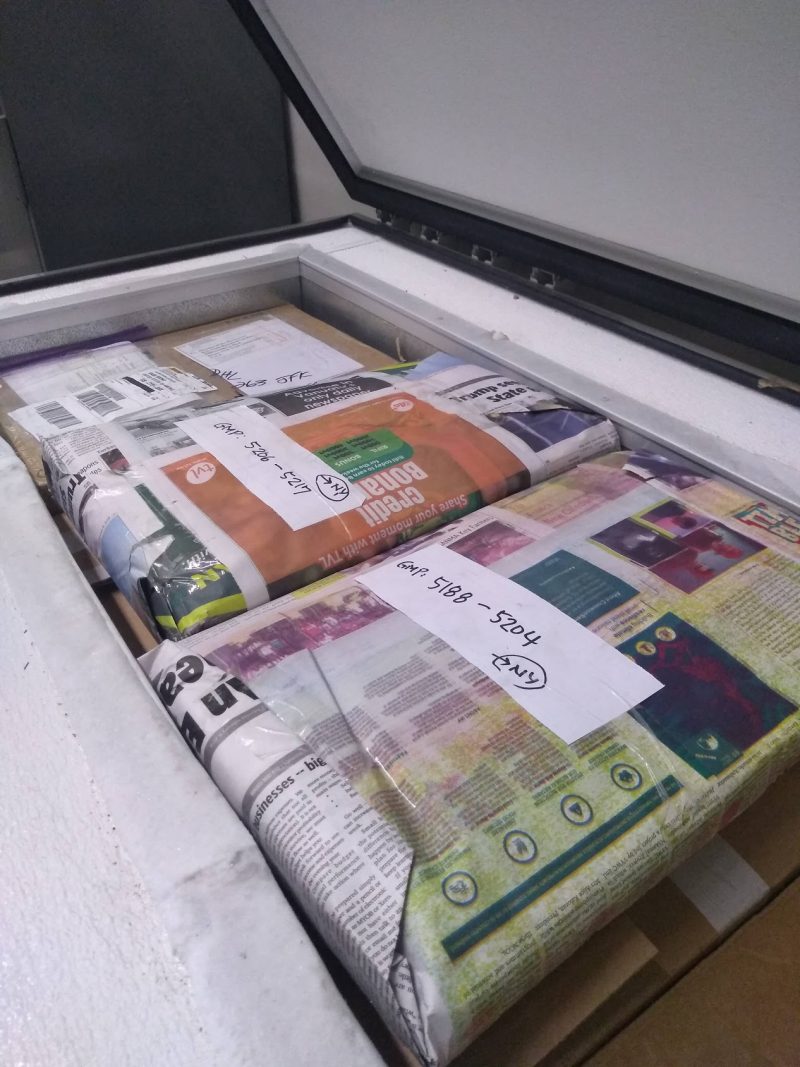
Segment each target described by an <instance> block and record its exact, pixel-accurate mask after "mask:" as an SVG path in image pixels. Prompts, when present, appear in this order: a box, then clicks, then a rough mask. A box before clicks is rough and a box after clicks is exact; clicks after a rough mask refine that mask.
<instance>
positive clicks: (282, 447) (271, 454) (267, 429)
mask: <svg viewBox="0 0 800 1067" xmlns="http://www.w3.org/2000/svg"><path fill="white" fill-rule="evenodd" d="M181 427H182V428H183V429H185V430H186V432H187V433H188V434H189V436H190V437H192V438H193V439H194V440H195V441H196V442H197V443H198V444H199V445H200V446H201V447H202V448H204V449H205V450H206V451H207V452H210V453H211V454H212V456H214V457H215V458H216V459H218V460H219V462H220V463H222V464H223V466H225V467H227V468H228V470H229V471H230V472H231V474H233V475H234V477H236V478H238V480H239V481H240V482H241V483H242V485H243V486H245V488H246V489H249V490H250V492H251V493H252V494H253V495H254V496H257V497H258V498H259V500H263V502H264V503H265V504H267V505H268V506H269V507H271V508H272V509H273V511H276V512H277V513H278V514H279V515H280V516H281V518H282V519H283V520H284V522H286V523H287V524H288V525H289V526H291V528H292V529H293V530H302V529H303V528H304V527H306V526H312V525H313V524H314V523H317V522H323V521H324V520H325V519H330V518H332V517H333V516H334V515H343V514H345V513H346V512H348V511H352V510H353V508H357V507H360V506H361V505H362V504H363V503H365V501H366V499H367V497H366V495H365V493H364V491H363V489H359V488H358V486H357V485H354V484H353V483H351V482H349V481H348V480H347V479H346V478H343V477H342V476H341V475H340V474H337V472H336V471H335V470H333V468H332V467H329V466H328V465H327V463H323V462H322V460H321V459H319V458H318V457H317V456H315V455H314V454H313V453H312V452H308V451H307V450H306V449H305V448H303V447H302V445H298V444H297V443H296V442H295V441H292V439H291V438H290V437H287V436H286V434H285V433H284V432H283V431H282V430H279V429H278V428H277V427H276V426H273V425H271V424H270V423H269V422H267V421H266V419H262V418H261V416H260V415H257V414H256V413H255V411H252V410H251V409H250V408H248V407H244V406H242V407H234V408H228V409H227V410H225V411H224V412H217V413H216V414H213V413H212V414H209V415H200V416H198V417H197V418H194V419H186V420H185V421H184V422H182V423H181Z"/></svg>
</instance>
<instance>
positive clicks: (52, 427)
mask: <svg viewBox="0 0 800 1067" xmlns="http://www.w3.org/2000/svg"><path fill="white" fill-rule="evenodd" d="M213 389H214V386H213V385H209V384H208V383H207V382H204V381H203V380H202V378H198V377H196V376H195V375H194V374H187V373H186V372H185V371H179V370H176V369H175V368H173V367H154V366H152V365H150V366H148V367H146V368H145V369H144V370H137V371H132V372H131V373H130V374H126V375H124V376H122V377H121V378H114V379H112V380H111V381H103V382H94V384H93V385H91V386H89V387H87V388H84V389H81V390H80V391H79V392H76V393H72V394H66V395H62V396H53V397H51V398H50V399H48V400H43V401H41V402H39V403H37V404H31V405H29V406H28V407H24V408H18V409H17V410H16V411H12V412H11V418H12V419H14V421H15V422H18V423H19V425H20V426H22V428H23V429H25V430H27V431H28V433H30V434H33V436H34V437H36V438H37V439H38V440H40V441H41V440H42V439H43V438H45V437H52V436H53V435H54V434H57V433H63V432H64V431H66V430H76V429H78V427H80V426H93V425H97V424H98V423H103V422H111V421H112V420H113V419H118V418H121V417H122V416H123V415H132V414H134V413H135V412H137V411H142V410H144V409H145V408H156V407H168V406H171V405H173V404H175V403H180V402H181V401H185V400H188V399H190V398H191V397H192V396H194V395H195V394H196V393H205V392H208V391H210V390H213Z"/></svg>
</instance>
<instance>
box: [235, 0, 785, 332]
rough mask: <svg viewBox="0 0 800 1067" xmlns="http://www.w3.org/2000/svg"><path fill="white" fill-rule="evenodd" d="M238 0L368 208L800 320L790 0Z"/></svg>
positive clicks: (342, 172) (248, 22) (247, 21)
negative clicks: (579, 255) (521, 239)
mask: <svg viewBox="0 0 800 1067" xmlns="http://www.w3.org/2000/svg"><path fill="white" fill-rule="evenodd" d="M231 3H232V4H233V6H234V7H235V8H236V9H237V10H238V12H239V14H240V16H241V17H242V19H243V21H244V22H245V25H246V26H247V27H248V28H249V29H250V31H251V34H252V35H253V36H254V38H255V39H256V42H257V43H258V44H259V45H260V46H261V48H262V51H264V52H265V53H266V54H267V55H268V58H271V59H272V60H273V61H274V60H275V59H276V58H277V60H278V63H277V65H278V66H283V67H284V70H283V74H284V75H286V74H287V73H288V74H289V75H290V77H288V78H286V77H284V79H283V80H284V81H285V82H287V84H286V85H285V87H286V88H287V91H288V92H289V95H290V96H291V97H292V98H293V100H294V102H295V104H297V105H298V106H299V107H300V109H301V111H303V112H305V117H306V119H307V121H309V124H310V125H311V126H312V132H314V133H315V135H316V136H317V138H318V140H320V141H321V143H322V146H323V148H325V150H326V151H327V153H328V155H329V158H331V161H332V162H333V163H334V165H335V166H336V168H337V170H338V171H339V174H340V176H341V177H342V178H343V180H344V181H345V184H346V185H347V186H348V190H349V191H350V192H351V195H354V196H356V198H360V199H362V200H367V202H370V203H372V204H373V205H374V206H376V207H379V208H384V209H385V210H389V211H392V210H397V205H401V209H402V205H404V204H408V203H413V197H417V198H419V200H420V202H424V203H426V204H427V205H428V206H429V207H431V206H433V207H436V208H439V209H444V210H445V215H444V216H443V217H444V218H447V217H448V216H447V215H446V211H447V209H451V211H452V214H451V216H450V218H456V219H457V218H458V217H459V216H460V217H461V218H462V219H463V218H465V217H467V216H468V217H471V218H473V219H479V220H484V221H485V220H489V222H491V223H494V224H496V225H497V227H498V231H500V232H516V233H521V234H524V235H535V236H536V237H538V238H544V239H546V240H549V241H550V242H558V243H559V244H561V245H562V246H563V247H566V248H572V249H573V250H574V249H578V250H581V251H582V252H583V253H584V254H585V253H587V252H589V253H594V254H595V255H596V256H602V257H604V258H605V259H607V260H611V261H612V263H616V264H623V265H627V266H629V267H630V266H632V267H635V268H639V269H640V270H641V271H645V272H648V273H649V274H651V275H656V276H658V277H660V278H667V279H672V280H674V281H678V282H680V283H683V284H685V285H687V286H691V287H692V288H694V289H699V290H704V291H706V292H708V293H714V294H718V295H719V296H722V297H725V298H727V299H728V300H733V301H736V302H738V303H740V304H745V305H749V306H750V307H753V308H759V309H762V310H763V311H767V312H770V313H771V314H772V315H777V316H781V317H785V318H792V319H800V64H798V62H797V57H798V54H800V4H797V2H796V0H763V2H762V3H758V4H754V3H752V2H750V0H707V2H706V3H702V4H699V3H696V2H693V0H670V2H669V3H656V2H654V0H606V2H605V3H602V4H598V3H596V2H593V0H561V2H559V3H555V2H547V0H544V2H542V0H540V2H534V0H529V2H525V0H496V2H495V3H490V4H488V3H480V2H479V0H472V2H469V0H438V2H436V3H430V2H429V3H422V2H420V0H380V2H376V0H337V2H336V3H331V2H330V0H231ZM264 28H266V31H267V33H264ZM276 49H277V53H279V54H277V53H276ZM278 73H279V74H281V71H280V70H279V71H278ZM320 120H321V121H320ZM409 196H410V197H411V198H412V199H411V200H409V199H408V197H409ZM464 213H466V215H465V214H464ZM438 217H440V216H437V215H435V214H434V215H431V214H430V213H429V214H428V215H427V218H425V217H423V219H422V221H423V222H428V223H429V224H430V222H431V219H436V218H438ZM434 225H435V222H434ZM489 247H492V246H491V245H490V246H489Z"/></svg>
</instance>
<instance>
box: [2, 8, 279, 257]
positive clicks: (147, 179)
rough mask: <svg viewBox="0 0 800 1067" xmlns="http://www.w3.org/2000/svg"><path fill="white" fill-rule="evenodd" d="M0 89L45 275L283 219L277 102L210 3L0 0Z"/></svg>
mask: <svg viewBox="0 0 800 1067" xmlns="http://www.w3.org/2000/svg"><path fill="white" fill-rule="evenodd" d="M0 92H2V96H3V99H4V103H5V107H6V112H7V117H8V124H9V128H10V131H11V135H12V137H13V142H14V147H15V149H16V153H17V157H18V160H19V164H20V170H21V173H22V177H23V181H24V184H25V188H26V191H27V195H28V198H29V202H30V207H31V212H32V216H33V220H34V223H35V226H36V230H37V233H38V238H39V242H40V245H41V250H42V257H43V260H44V266H45V267H46V268H47V269H55V268H58V267H67V266H72V265H77V264H84V263H91V262H95V261H98V260H104V259H112V258H117V257H120V256H126V255H133V254H136V253H142V252H149V251H154V250H158V249H165V248H170V247H173V246H177V245H183V244H190V243H193V242H199V241H207V240H212V239H215V238H223V237H231V236H236V235H241V234H246V233H250V232H253V231H259V230H264V229H268V228H270V227H275V226H283V225H286V224H287V223H289V222H290V221H292V204H291V200H292V197H291V187H290V177H289V172H288V165H287V152H286V125H285V116H284V107H283V101H282V95H281V92H280V89H279V87H278V85H277V82H276V81H275V79H274V77H273V76H272V74H271V73H270V71H269V70H268V69H267V68H266V66H265V64H264V62H263V60H262V59H261V57H260V55H259V54H258V52H257V51H256V49H255V47H254V46H253V44H252V42H251V41H250V39H249V38H248V36H247V35H246V33H245V32H244V30H243V29H242V28H241V26H240V24H239V22H238V20H237V19H236V17H235V16H234V14H233V13H232V11H231V10H230V8H229V7H228V5H227V4H226V3H225V2H224V0H168V2H166V3H165V2H164V0H128V2H124V0H3V3H2V4H0ZM1 222H2V218H0V223H1ZM2 243H4V242H3V240H2V237H0V244H2ZM1 258H2V256H1V255H0V259H1Z"/></svg>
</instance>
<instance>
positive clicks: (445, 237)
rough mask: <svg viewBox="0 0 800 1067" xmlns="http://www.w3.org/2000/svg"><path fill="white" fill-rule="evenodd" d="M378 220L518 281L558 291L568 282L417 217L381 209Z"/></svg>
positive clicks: (425, 243) (424, 242)
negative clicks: (410, 217) (406, 216)
mask: <svg viewBox="0 0 800 1067" xmlns="http://www.w3.org/2000/svg"><path fill="white" fill-rule="evenodd" d="M378 219H379V221H380V222H381V223H383V225H384V226H386V227H387V228H388V229H391V230H394V231H395V232H397V233H402V234H405V236H406V237H408V238H410V239H411V240H412V241H414V242H417V243H419V244H421V245H438V246H439V247H440V248H444V249H447V251H448V252H452V253H456V254H457V255H458V256H459V257H463V258H464V259H465V260H470V261H471V262H473V263H483V264H486V265H487V266H489V267H491V268H493V271H499V272H501V273H502V274H508V275H511V276H513V277H514V278H515V279H517V280H519V279H521V280H523V281H526V282H532V283H533V284H534V285H536V286H538V287H540V288H542V289H550V290H558V289H560V288H561V286H562V284H563V283H564V282H565V279H564V278H562V277H561V276H560V275H558V274H554V273H553V271H551V270H547V269H545V268H543V267H538V266H536V264H534V263H527V262H524V261H522V260H518V259H513V258H512V257H510V256H506V255H503V254H502V253H500V252H496V251H495V250H494V249H492V248H487V247H485V246H484V245H479V244H474V243H473V242H472V241H470V240H468V239H467V238H464V237H458V236H455V235H452V234H448V233H445V232H444V231H443V230H439V229H437V228H436V227H435V226H429V225H427V224H426V223H424V222H415V221H414V220H413V219H409V218H405V217H403V216H402V215H397V214H395V213H394V212H391V211H383V210H378Z"/></svg>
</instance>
